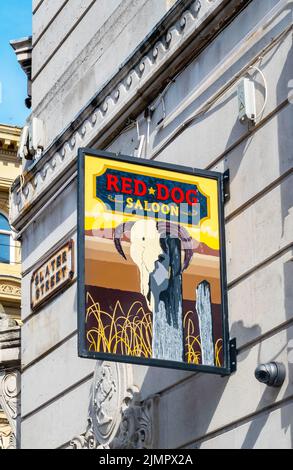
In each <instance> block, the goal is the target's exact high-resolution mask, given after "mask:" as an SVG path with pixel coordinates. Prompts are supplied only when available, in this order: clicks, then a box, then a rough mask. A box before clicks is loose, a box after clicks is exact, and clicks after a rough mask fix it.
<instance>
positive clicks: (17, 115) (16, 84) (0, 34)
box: [0, 0, 32, 126]
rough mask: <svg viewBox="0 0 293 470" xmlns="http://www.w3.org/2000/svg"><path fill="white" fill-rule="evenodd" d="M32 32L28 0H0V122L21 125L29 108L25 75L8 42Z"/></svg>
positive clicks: (29, 2) (30, 5)
mask: <svg viewBox="0 0 293 470" xmlns="http://www.w3.org/2000/svg"><path fill="white" fill-rule="evenodd" d="M31 34H32V0H9V1H4V0H0V82H1V85H2V97H1V98H2V99H1V100H0V122H1V123H3V124H11V125H17V126H23V124H24V123H25V120H26V118H27V116H28V115H29V112H30V111H29V110H28V109H27V108H26V107H25V105H24V100H25V98H26V96H27V94H26V91H27V88H26V86H27V83H26V75H25V74H24V72H23V71H22V70H21V68H20V66H19V64H18V62H17V60H16V56H15V54H14V51H13V49H12V48H11V46H10V44H9V41H10V40H12V39H20V38H22V37H25V36H31Z"/></svg>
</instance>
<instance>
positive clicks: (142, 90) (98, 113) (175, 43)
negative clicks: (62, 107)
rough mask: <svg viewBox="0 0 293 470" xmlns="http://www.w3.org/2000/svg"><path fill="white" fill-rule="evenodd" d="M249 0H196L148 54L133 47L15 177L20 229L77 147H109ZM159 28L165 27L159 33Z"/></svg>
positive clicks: (14, 218) (14, 210)
mask: <svg viewBox="0 0 293 470" xmlns="http://www.w3.org/2000/svg"><path fill="white" fill-rule="evenodd" d="M250 1H251V0H229V1H228V0H196V1H193V2H192V3H191V4H190V6H189V7H188V9H186V10H185V11H184V12H183V14H181V16H180V18H178V19H177V20H176V21H175V22H174V24H173V25H169V27H168V30H167V31H165V30H164V28H163V27H162V25H158V26H157V28H156V35H154V38H156V42H155V44H153V42H152V36H149V37H147V38H146V40H145V42H144V44H143V49H142V46H140V48H138V49H139V51H142V50H144V56H143V57H142V52H140V53H138V51H135V52H134V54H133V55H132V56H131V57H130V58H129V59H128V61H126V63H125V64H123V66H122V67H121V68H120V69H119V72H118V73H117V74H116V75H115V76H114V77H113V78H112V79H111V80H110V81H109V82H108V83H107V84H106V85H105V86H104V87H103V88H102V90H100V92H99V93H98V94H97V95H96V96H95V97H94V98H93V100H92V101H91V102H90V103H89V104H88V105H87V106H86V107H85V108H84V109H83V110H82V111H81V113H80V114H79V116H78V117H77V118H76V119H75V121H74V122H73V123H72V124H71V125H70V126H69V127H68V128H67V129H66V130H65V131H64V132H63V133H62V135H61V136H59V137H58V138H57V139H56V141H55V142H54V143H53V144H52V145H51V146H50V147H49V148H48V149H47V150H46V151H45V152H44V154H43V156H42V158H41V159H40V160H38V161H37V162H35V163H34V164H33V166H32V167H31V168H30V169H29V170H28V171H27V172H26V173H25V174H24V175H23V176H24V180H23V179H22V184H21V183H20V179H18V180H16V182H15V184H14V185H13V193H12V199H11V212H10V219H11V223H12V225H13V226H14V227H15V228H16V229H17V230H20V229H21V228H22V227H23V226H24V225H25V223H26V222H27V220H28V218H29V213H30V210H31V209H32V207H34V206H36V207H38V205H39V207H40V206H41V204H44V200H42V201H41V196H42V197H43V196H44V195H45V194H46V197H47V198H49V197H50V195H51V194H50V191H49V189H52V191H53V190H54V191H55V190H56V187H55V188H54V186H56V185H57V184H61V181H62V177H63V175H65V174H66V173H67V174H68V173H69V172H70V171H69V170H70V168H72V167H73V166H75V164H76V155H77V150H78V148H80V147H87V146H93V145H99V147H100V148H101V147H103V146H105V145H106V144H107V143H108V142H109V141H110V140H111V139H112V138H113V136H114V134H115V135H116V133H117V132H119V131H120V129H121V128H123V126H124V124H125V122H126V119H127V118H129V117H134V116H137V115H138V114H139V113H140V112H141V111H142V110H143V109H145V107H146V103H147V102H149V103H150V102H151V100H153V99H154V98H155V97H156V96H157V93H158V81H159V83H161V85H162V86H164V85H165V83H166V82H167V81H168V80H170V77H171V76H174V75H175V74H176V73H178V71H180V70H181V69H182V67H183V66H184V65H186V63H188V62H189V61H190V54H191V53H192V54H193V57H194V56H195V54H196V52H197V53H199V52H200V51H201V50H202V49H203V48H204V47H205V46H206V45H207V44H208V43H209V42H210V41H211V40H212V39H213V38H214V37H215V35H216V34H218V33H219V31H220V30H222V29H223V28H224V27H225V26H226V25H227V24H228V23H229V21H230V20H231V18H232V17H233V16H234V15H235V14H237V13H238V12H239V11H240V9H242V8H243V7H244V6H245V5H246V4H248V3H249V2H250ZM180 4H181V5H182V2H180ZM173 14H174V11H173ZM165 21H166V20H165ZM158 30H159V31H162V34H161V36H160V37H159V38H158V32H157V31H158ZM203 31H204V33H203ZM183 51H184V54H183ZM195 51H196V52H195ZM158 77H159V78H158ZM53 188H54V189H53Z"/></svg>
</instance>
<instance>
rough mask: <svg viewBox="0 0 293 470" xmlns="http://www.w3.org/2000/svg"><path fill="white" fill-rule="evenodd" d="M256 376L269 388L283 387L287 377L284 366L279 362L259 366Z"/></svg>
mask: <svg viewBox="0 0 293 470" xmlns="http://www.w3.org/2000/svg"><path fill="white" fill-rule="evenodd" d="M254 375H255V377H256V379H257V380H258V381H259V382H262V383H264V384H266V385H268V386H269V387H281V385H282V384H283V382H284V380H285V377H286V369H285V366H284V364H281V363H279V362H267V363H266V364H259V365H258V366H257V368H256V369H255V372H254Z"/></svg>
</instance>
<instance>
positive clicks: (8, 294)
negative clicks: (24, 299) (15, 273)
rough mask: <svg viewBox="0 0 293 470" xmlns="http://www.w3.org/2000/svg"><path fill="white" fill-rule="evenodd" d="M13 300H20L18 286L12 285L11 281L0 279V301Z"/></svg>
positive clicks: (19, 288)
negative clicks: (4, 299)
mask: <svg viewBox="0 0 293 470" xmlns="http://www.w3.org/2000/svg"><path fill="white" fill-rule="evenodd" d="M3 297H5V298H13V299H15V298H16V299H17V300H18V299H20V297H21V287H20V284H18V283H17V284H16V283H13V284H11V281H6V280H2V279H1V278H0V299H1V298H3Z"/></svg>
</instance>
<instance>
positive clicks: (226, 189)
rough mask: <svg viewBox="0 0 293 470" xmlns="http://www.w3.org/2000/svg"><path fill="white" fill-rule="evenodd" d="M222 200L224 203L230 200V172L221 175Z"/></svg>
mask: <svg viewBox="0 0 293 470" xmlns="http://www.w3.org/2000/svg"><path fill="white" fill-rule="evenodd" d="M223 200H224V203H226V202H228V201H229V200H230V170H229V169H228V170H226V171H225V172H224V173H223Z"/></svg>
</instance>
